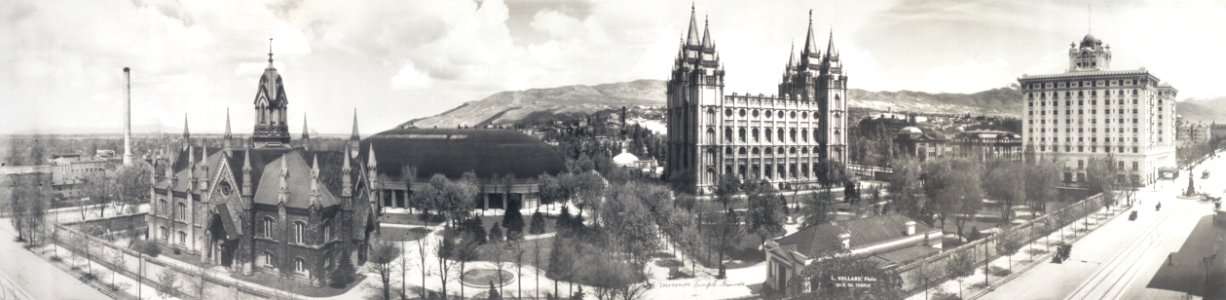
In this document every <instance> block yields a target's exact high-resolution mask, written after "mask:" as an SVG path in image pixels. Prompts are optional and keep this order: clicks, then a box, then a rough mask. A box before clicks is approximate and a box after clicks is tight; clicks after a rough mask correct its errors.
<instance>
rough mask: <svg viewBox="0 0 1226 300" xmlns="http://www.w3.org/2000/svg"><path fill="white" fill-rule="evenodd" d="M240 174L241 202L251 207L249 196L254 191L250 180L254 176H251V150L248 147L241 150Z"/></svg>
mask: <svg viewBox="0 0 1226 300" xmlns="http://www.w3.org/2000/svg"><path fill="white" fill-rule="evenodd" d="M242 176H243V187H242V189H243V190H242V193H243V202H244V203H243V204H244V205H245V206H247V207H251V196H253V195H254V193H253V192H252V190H251V180H254V179H255V178H254V177H251V150H250V149H246V150H243V175H242Z"/></svg>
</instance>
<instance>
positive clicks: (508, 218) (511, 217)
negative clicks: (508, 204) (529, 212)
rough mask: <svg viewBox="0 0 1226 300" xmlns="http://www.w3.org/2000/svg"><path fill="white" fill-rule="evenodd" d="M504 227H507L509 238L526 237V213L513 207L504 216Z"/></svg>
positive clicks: (518, 238)
mask: <svg viewBox="0 0 1226 300" xmlns="http://www.w3.org/2000/svg"><path fill="white" fill-rule="evenodd" d="M502 227H503V228H506V229H507V232H506V236H507V240H520V239H522V238H524V215H523V214H521V213H520V212H519V209H518V208H516V209H511V210H508V211H507V212H506V214H503V216H502Z"/></svg>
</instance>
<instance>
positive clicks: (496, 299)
mask: <svg viewBox="0 0 1226 300" xmlns="http://www.w3.org/2000/svg"><path fill="white" fill-rule="evenodd" d="M489 293H490V296H489V298H488V299H489V300H502V296H501V294H499V293H498V289H495V288H494V282H493V281H490V292H489Z"/></svg>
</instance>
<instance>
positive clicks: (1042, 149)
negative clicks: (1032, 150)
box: [1039, 145, 1141, 153]
mask: <svg viewBox="0 0 1226 300" xmlns="http://www.w3.org/2000/svg"><path fill="white" fill-rule="evenodd" d="M1086 147H1087V146H1077V152H1086ZM1088 147H1090V153H1094V152H1097V150H1098V146H1088ZM1102 148H1103V153H1111V146H1102ZM1117 148H1118V149H1116V152H1115V153H1125V152H1124V149H1126V148H1125V147H1117ZM1039 151H1040V152H1046V151H1047V146H1039ZM1051 152H1061V151H1060V146H1051ZM1063 152H1073V146H1069V145H1065V146H1064V151H1063ZM1132 153H1141V148H1139V147H1132Z"/></svg>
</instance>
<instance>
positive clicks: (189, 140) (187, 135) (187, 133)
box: [183, 113, 192, 149]
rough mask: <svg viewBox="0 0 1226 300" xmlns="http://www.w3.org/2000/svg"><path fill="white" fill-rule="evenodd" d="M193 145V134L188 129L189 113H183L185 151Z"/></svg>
mask: <svg viewBox="0 0 1226 300" xmlns="http://www.w3.org/2000/svg"><path fill="white" fill-rule="evenodd" d="M191 144H192V133H191V130H188V128H187V113H183V149H187V147H188V146H191Z"/></svg>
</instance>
